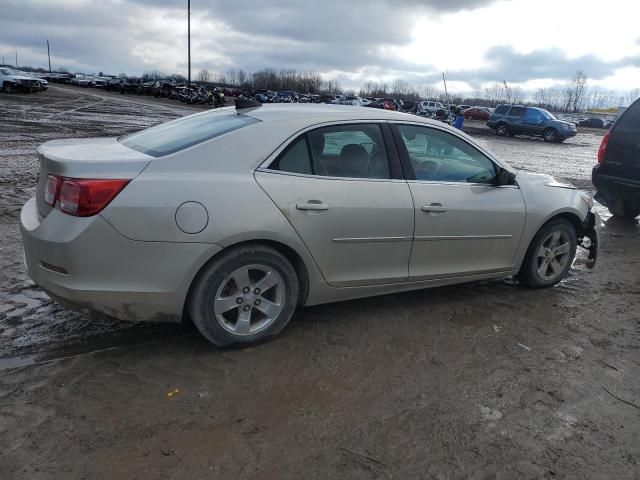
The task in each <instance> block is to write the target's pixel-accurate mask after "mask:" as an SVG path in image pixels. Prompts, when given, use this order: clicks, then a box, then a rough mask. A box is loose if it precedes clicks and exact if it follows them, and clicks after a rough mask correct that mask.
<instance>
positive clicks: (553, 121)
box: [487, 105, 577, 142]
mask: <svg viewBox="0 0 640 480" xmlns="http://www.w3.org/2000/svg"><path fill="white" fill-rule="evenodd" d="M487 126H488V127H489V128H492V129H493V130H495V131H496V133H497V134H498V135H500V136H507V135H508V136H513V135H535V136H539V137H542V138H543V139H544V141H545V142H562V141H564V140H566V139H567V138H569V137H573V136H575V134H576V133H577V129H576V126H575V124H573V123H571V122H565V121H564V120H558V119H557V118H556V117H554V116H553V115H552V114H550V113H549V112H547V111H546V110H545V109H543V108H534V107H523V106H522V105H498V106H497V107H496V109H495V110H494V111H493V113H492V114H491V117H490V118H489V121H488V122H487Z"/></svg>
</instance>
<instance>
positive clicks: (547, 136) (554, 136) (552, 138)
mask: <svg viewBox="0 0 640 480" xmlns="http://www.w3.org/2000/svg"><path fill="white" fill-rule="evenodd" d="M542 139H543V140H544V141H545V142H557V141H558V140H560V136H559V135H558V132H557V130H556V129H555V128H548V129H546V130H545V131H544V133H543V134H542Z"/></svg>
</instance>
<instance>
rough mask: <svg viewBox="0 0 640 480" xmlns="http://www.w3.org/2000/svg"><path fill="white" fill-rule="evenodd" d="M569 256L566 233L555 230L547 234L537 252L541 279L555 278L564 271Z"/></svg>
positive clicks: (569, 246) (569, 244)
mask: <svg viewBox="0 0 640 480" xmlns="http://www.w3.org/2000/svg"><path fill="white" fill-rule="evenodd" d="M570 256H571V241H570V239H569V237H568V236H567V234H566V233H564V232H561V231H556V232H553V233H551V234H550V235H548V236H547V237H546V238H545V239H544V241H543V242H542V244H541V245H540V248H539V249H538V254H537V268H538V275H540V278H542V279H543V280H546V281H548V280H555V279H556V278H558V277H559V276H560V275H562V273H563V272H564V270H565V268H566V267H567V264H568V263H569V260H570Z"/></svg>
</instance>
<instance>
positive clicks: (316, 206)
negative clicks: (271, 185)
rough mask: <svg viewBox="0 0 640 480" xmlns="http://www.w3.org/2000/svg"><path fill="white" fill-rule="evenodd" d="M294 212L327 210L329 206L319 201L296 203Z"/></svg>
mask: <svg viewBox="0 0 640 480" xmlns="http://www.w3.org/2000/svg"><path fill="white" fill-rule="evenodd" d="M296 210H329V205H327V204H325V203H322V202H321V201H320V200H309V201H308V202H307V203H296Z"/></svg>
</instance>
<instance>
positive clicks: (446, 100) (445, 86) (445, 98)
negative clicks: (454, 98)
mask: <svg viewBox="0 0 640 480" xmlns="http://www.w3.org/2000/svg"><path fill="white" fill-rule="evenodd" d="M442 82H443V83H444V101H445V102H447V113H449V94H448V93H447V80H446V79H445V78H444V72H442Z"/></svg>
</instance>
